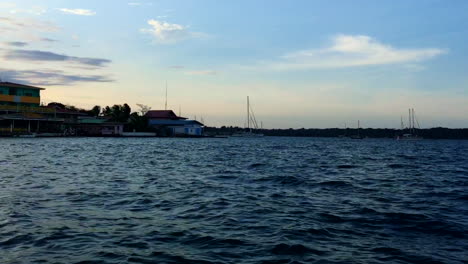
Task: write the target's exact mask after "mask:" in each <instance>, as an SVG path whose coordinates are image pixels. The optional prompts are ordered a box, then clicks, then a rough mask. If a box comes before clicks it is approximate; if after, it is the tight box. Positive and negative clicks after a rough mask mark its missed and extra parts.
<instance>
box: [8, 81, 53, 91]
mask: <svg viewBox="0 0 468 264" xmlns="http://www.w3.org/2000/svg"><path fill="white" fill-rule="evenodd" d="M0 86H3V87H11V88H25V89H35V90H45V88H41V87H36V86H30V85H24V84H19V83H11V82H0Z"/></svg>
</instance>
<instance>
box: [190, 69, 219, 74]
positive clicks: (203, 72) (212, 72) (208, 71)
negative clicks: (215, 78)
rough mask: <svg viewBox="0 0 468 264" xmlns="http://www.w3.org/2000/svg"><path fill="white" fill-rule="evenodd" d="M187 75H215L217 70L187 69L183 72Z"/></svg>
mask: <svg viewBox="0 0 468 264" xmlns="http://www.w3.org/2000/svg"><path fill="white" fill-rule="evenodd" d="M185 74H187V75H216V74H218V72H216V71H213V70H204V71H188V72H185Z"/></svg>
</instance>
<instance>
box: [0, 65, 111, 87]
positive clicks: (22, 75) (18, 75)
mask: <svg viewBox="0 0 468 264" xmlns="http://www.w3.org/2000/svg"><path fill="white" fill-rule="evenodd" d="M0 72H1V73H2V78H3V79H5V80H7V81H13V82H15V81H16V82H22V83H28V84H31V85H72V84H76V83H82V82H113V80H112V79H110V78H109V77H107V76H103V75H80V74H69V73H65V72H63V71H59V70H42V71H36V70H11V69H1V68H0Z"/></svg>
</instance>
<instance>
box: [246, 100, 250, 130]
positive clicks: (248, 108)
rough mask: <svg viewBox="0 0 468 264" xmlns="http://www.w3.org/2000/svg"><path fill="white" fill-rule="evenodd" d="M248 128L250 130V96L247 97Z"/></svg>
mask: <svg viewBox="0 0 468 264" xmlns="http://www.w3.org/2000/svg"><path fill="white" fill-rule="evenodd" d="M247 128H248V129H250V105H249V97H248V96H247Z"/></svg>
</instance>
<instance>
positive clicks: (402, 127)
mask: <svg viewBox="0 0 468 264" xmlns="http://www.w3.org/2000/svg"><path fill="white" fill-rule="evenodd" d="M404 128H405V125H403V116H401V130H403V129H404Z"/></svg>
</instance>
